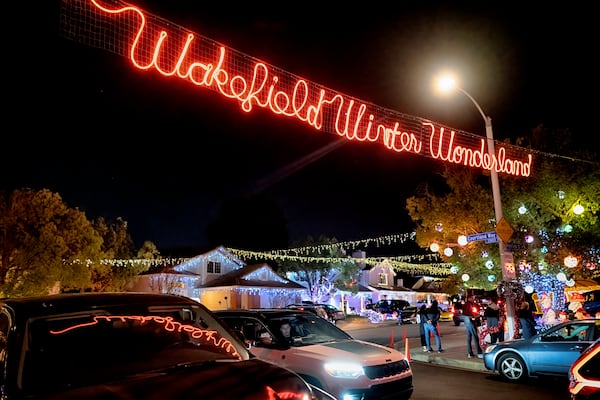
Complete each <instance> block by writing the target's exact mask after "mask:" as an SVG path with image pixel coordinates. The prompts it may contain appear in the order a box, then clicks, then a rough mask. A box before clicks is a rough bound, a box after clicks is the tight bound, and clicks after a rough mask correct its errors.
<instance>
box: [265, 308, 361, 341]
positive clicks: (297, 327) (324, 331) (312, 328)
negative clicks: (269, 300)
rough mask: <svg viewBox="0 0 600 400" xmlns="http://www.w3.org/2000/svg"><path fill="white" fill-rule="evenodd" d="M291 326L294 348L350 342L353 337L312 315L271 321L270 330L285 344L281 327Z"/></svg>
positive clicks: (297, 315)
mask: <svg viewBox="0 0 600 400" xmlns="http://www.w3.org/2000/svg"><path fill="white" fill-rule="evenodd" d="M285 322H289V324H290V325H291V330H290V336H291V339H292V344H293V345H294V346H307V345H312V344H317V343H326V342H332V341H338V340H350V339H352V337H351V336H350V335H348V334H347V333H346V332H344V331H343V330H341V329H339V328H338V327H336V326H335V325H333V324H331V323H329V322H328V321H327V320H325V319H323V318H319V317H317V316H315V315H312V314H302V315H300V314H290V315H286V316H285V317H280V318H279V317H278V318H272V319H270V320H269V329H270V330H271V332H274V333H275V335H276V336H277V337H278V338H279V340H281V341H282V342H285V339H284V338H283V336H282V335H281V330H280V329H279V327H280V326H281V324H282V323H285Z"/></svg>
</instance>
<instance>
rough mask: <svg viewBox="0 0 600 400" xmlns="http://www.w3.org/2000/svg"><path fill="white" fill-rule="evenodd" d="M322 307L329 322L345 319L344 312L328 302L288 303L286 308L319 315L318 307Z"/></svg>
mask: <svg viewBox="0 0 600 400" xmlns="http://www.w3.org/2000/svg"><path fill="white" fill-rule="evenodd" d="M319 307H320V308H322V309H323V310H324V311H325V313H326V314H327V318H328V319H329V321H330V322H332V323H334V324H335V323H336V322H337V321H339V320H343V319H346V313H345V312H343V311H342V310H339V309H338V308H337V307H335V306H332V305H330V304H321V303H313V302H302V303H301V304H288V305H287V306H286V308H294V309H298V310H306V311H310V312H312V313H314V314H316V315H319V313H318V312H317V309H318V308H319Z"/></svg>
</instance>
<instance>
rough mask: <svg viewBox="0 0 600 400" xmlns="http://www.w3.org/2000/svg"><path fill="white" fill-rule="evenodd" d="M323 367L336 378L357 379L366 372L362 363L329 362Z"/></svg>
mask: <svg viewBox="0 0 600 400" xmlns="http://www.w3.org/2000/svg"><path fill="white" fill-rule="evenodd" d="M323 367H324V368H325V371H327V373H328V374H329V375H331V376H333V377H335V378H346V379H356V378H358V377H359V376H361V375H364V374H365V372H364V371H363V368H362V366H361V365H360V364H353V363H349V362H335V361H334V362H328V363H325V365H324V366H323Z"/></svg>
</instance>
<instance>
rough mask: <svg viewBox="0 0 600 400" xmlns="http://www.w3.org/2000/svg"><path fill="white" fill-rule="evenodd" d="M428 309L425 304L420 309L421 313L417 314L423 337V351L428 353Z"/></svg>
mask: <svg viewBox="0 0 600 400" xmlns="http://www.w3.org/2000/svg"><path fill="white" fill-rule="evenodd" d="M426 309H427V306H426V305H425V304H423V305H421V307H419V311H418V312H417V320H418V321H417V322H418V323H419V334H420V336H421V347H422V348H423V351H427V341H426V340H425V322H426V318H427V317H426V315H425V310H426Z"/></svg>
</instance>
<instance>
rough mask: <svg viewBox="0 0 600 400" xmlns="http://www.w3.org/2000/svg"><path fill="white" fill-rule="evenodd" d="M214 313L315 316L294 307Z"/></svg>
mask: <svg viewBox="0 0 600 400" xmlns="http://www.w3.org/2000/svg"><path fill="white" fill-rule="evenodd" d="M214 313H215V314H217V315H218V316H219V317H223V316H226V315H244V316H255V317H260V318H265V319H272V318H282V317H286V316H287V317H289V316H292V315H310V316H311V317H314V316H315V314H313V313H312V312H310V311H304V310H298V309H294V308H252V309H245V308H237V309H231V308H230V309H227V310H215V311H214Z"/></svg>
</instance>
